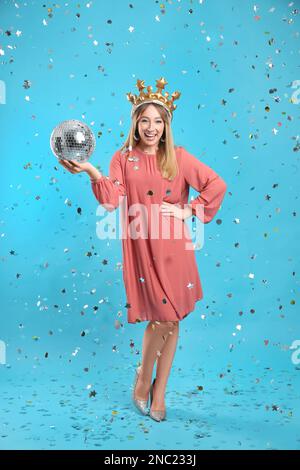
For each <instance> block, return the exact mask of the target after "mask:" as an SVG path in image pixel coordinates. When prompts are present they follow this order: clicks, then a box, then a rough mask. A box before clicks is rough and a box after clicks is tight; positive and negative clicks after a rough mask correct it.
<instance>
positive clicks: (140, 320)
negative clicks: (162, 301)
mask: <svg viewBox="0 0 300 470" xmlns="http://www.w3.org/2000/svg"><path fill="white" fill-rule="evenodd" d="M202 299H203V295H202V296H201V297H198V298H197V299H195V302H194V306H193V309H192V310H190V311H189V312H187V313H185V314H184V315H183V316H182V317H181V318H177V319H176V320H155V319H153V318H144V319H143V320H142V319H138V321H137V320H136V321H129V320H128V319H127V323H131V324H134V325H135V324H136V323H142V322H145V321H159V322H164V321H170V322H175V321H178V322H179V321H182V320H184V318H186V317H187V316H188V315H189V314H190V313H193V312H194V310H195V306H196V303H197V302H199V300H202Z"/></svg>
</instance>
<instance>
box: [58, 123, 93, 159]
mask: <svg viewBox="0 0 300 470" xmlns="http://www.w3.org/2000/svg"><path fill="white" fill-rule="evenodd" d="M50 147H51V150H52V152H53V153H54V155H55V156H56V157H58V158H59V159H65V160H75V161H76V162H79V163H83V162H86V161H87V160H88V159H89V157H90V156H91V155H92V153H93V151H94V150H95V147H96V141H95V137H94V134H93V132H92V131H91V129H90V128H89V127H88V126H87V125H86V124H85V123H83V122H81V121H77V120H75V119H70V120H68V121H63V122H61V123H60V124H59V125H58V126H56V127H55V128H54V129H53V131H52V134H51V137H50Z"/></svg>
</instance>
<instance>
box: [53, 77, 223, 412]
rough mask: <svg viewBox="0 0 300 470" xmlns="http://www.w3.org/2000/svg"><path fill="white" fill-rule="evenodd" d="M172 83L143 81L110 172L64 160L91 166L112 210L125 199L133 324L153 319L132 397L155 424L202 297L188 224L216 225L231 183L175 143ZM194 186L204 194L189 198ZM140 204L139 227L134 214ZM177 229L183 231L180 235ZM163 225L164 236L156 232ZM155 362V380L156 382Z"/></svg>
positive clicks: (100, 195)
mask: <svg viewBox="0 0 300 470" xmlns="http://www.w3.org/2000/svg"><path fill="white" fill-rule="evenodd" d="M166 83H167V82H166V81H165V80H164V78H161V79H160V80H157V81H156V84H157V91H156V92H154V93H153V92H152V89H151V87H147V91H148V92H147V93H144V91H143V90H144V88H145V86H144V82H143V81H141V80H138V81H137V87H138V89H139V91H140V94H139V95H137V96H136V95H132V94H131V93H128V94H127V97H128V99H129V100H130V101H131V102H132V103H133V107H132V111H131V117H132V123H131V129H130V132H129V135H128V138H127V140H126V142H125V143H124V145H123V146H122V147H121V149H120V150H117V151H116V152H115V154H114V155H113V157H112V160H111V163H110V172H109V173H110V174H109V177H106V176H104V175H102V174H101V173H100V172H99V171H98V170H97V169H96V168H95V167H94V166H93V165H92V164H91V163H89V162H86V163H81V164H79V163H76V162H74V161H67V160H60V163H61V164H62V165H63V166H64V167H65V168H66V169H67V170H69V171H70V172H71V173H79V172H82V171H85V172H86V173H87V174H88V175H89V177H90V180H91V186H92V190H93V192H94V195H95V197H96V198H97V200H98V201H99V202H100V204H102V205H103V206H104V207H105V208H107V210H109V211H112V210H114V209H116V208H117V207H118V206H120V203H121V201H124V198H126V199H125V200H126V203H125V210H126V211H127V212H126V215H125V216H124V217H123V228H125V229H126V230H125V231H124V233H125V234H126V236H125V237H124V238H122V250H123V279H124V284H125V289H126V295H127V304H126V307H127V309H128V322H129V323H136V322H141V321H149V323H148V325H147V327H146V329H145V334H144V338H143V348H142V364H141V365H140V367H138V368H137V370H136V375H135V381H134V385H133V393H132V398H133V403H134V404H135V406H136V407H137V408H138V409H139V410H140V412H142V413H143V414H148V413H149V414H150V417H151V418H152V419H154V420H156V421H161V420H164V419H165V418H166V407H165V401H164V397H165V391H166V386H167V381H168V377H169V374H170V370H171V366H172V362H173V359H174V355H175V351H176V346H177V339H178V332H179V321H181V320H183V318H185V317H186V316H187V315H188V314H189V313H190V312H192V311H193V310H194V308H195V302H197V301H198V300H200V299H202V297H203V292H202V287H201V282H200V279H199V275H198V270H197V265H196V259H195V254H194V250H193V249H191V248H190V246H191V243H189V242H191V238H190V236H189V233H188V229H187V225H186V224H185V222H184V221H185V220H186V219H187V218H188V217H191V216H192V215H196V216H197V217H198V218H199V219H200V220H201V221H202V222H204V223H208V222H210V221H211V220H212V219H213V217H214V216H215V214H216V213H217V211H218V209H219V207H220V205H221V202H222V200H223V198H224V195H225V192H226V183H225V182H224V181H223V179H222V178H221V177H220V176H219V175H217V174H216V173H215V172H214V171H213V170H212V169H211V168H210V167H208V166H207V165H205V164H204V163H202V162H200V161H199V160H198V159H197V158H196V157H194V156H193V155H191V154H190V153H189V152H187V151H186V150H185V149H184V148H183V147H177V146H174V143H173V137H172V131H171V120H172V118H173V111H174V109H176V106H175V105H174V103H173V101H174V100H175V99H178V98H179V96H180V93H179V92H174V93H173V94H172V98H171V99H168V96H169V95H168V93H166V94H165V95H162V93H161V91H162V89H163V88H164V86H165V84H166ZM190 186H192V187H193V188H194V189H196V190H197V191H199V192H200V191H201V195H199V196H198V197H197V198H196V199H194V200H193V201H191V202H190V203H188V195H189V187H190ZM137 205H138V213H139V215H140V218H139V220H138V224H136V223H135V222H136V219H135V217H134V216H135V213H136V206H137ZM199 209H202V210H199ZM166 222H168V224H166ZM178 226H179V227H181V229H183V232H184V234H183V235H182V233H181V236H180V237H178ZM138 228H139V229H141V228H142V231H141V230H138ZM160 228H161V229H162V231H163V233H162V234H161V232H159V233H157V229H160ZM174 229H176V230H177V232H176V235H175V234H174ZM154 231H155V234H154V235H153V232H154ZM140 235H142V236H140ZM155 362H156V378H155V379H154V381H153V383H152V384H151V381H152V373H153V367H154V364H155ZM149 395H150V410H149V409H148V400H149Z"/></svg>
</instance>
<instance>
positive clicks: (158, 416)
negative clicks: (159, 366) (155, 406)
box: [149, 378, 167, 421]
mask: <svg viewBox="0 0 300 470" xmlns="http://www.w3.org/2000/svg"><path fill="white" fill-rule="evenodd" d="M155 380H156V378H155V379H154V380H153V382H152V385H151V387H150V412H149V415H150V417H151V418H152V419H154V420H155V421H164V420H165V419H166V416H167V414H166V410H155V411H154V410H153V411H151V404H152V401H153V387H154V384H155Z"/></svg>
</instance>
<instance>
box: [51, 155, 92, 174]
mask: <svg viewBox="0 0 300 470" xmlns="http://www.w3.org/2000/svg"><path fill="white" fill-rule="evenodd" d="M59 163H60V164H61V165H62V166H63V167H64V168H65V169H66V170H68V171H69V172H70V173H73V174H74V173H81V172H83V171H86V172H87V173H89V172H90V171H91V170H92V168H94V167H93V165H91V163H89V162H83V163H79V162H76V161H75V160H64V159H60V160H59Z"/></svg>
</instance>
